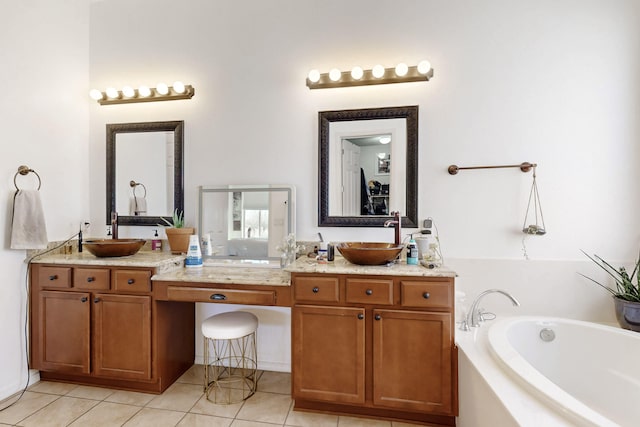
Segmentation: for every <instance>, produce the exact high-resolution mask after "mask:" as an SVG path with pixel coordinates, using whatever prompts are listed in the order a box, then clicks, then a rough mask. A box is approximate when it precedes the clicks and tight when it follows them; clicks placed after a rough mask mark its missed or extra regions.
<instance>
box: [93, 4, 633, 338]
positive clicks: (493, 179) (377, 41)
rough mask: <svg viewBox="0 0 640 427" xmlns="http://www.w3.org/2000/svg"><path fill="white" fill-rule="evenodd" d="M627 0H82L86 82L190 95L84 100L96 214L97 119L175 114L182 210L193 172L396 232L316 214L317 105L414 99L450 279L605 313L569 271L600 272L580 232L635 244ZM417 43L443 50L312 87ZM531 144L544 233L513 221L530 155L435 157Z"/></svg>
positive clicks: (424, 196) (557, 309) (525, 151)
mask: <svg viewBox="0 0 640 427" xmlns="http://www.w3.org/2000/svg"><path fill="white" fill-rule="evenodd" d="M639 13H640V4H639V3H638V2H637V1H634V0H619V1H616V2H615V3H612V2H610V1H607V0H562V1H555V0H540V1H536V2H513V1H510V0H486V1H483V2H469V1H464V0H452V1H438V0H399V1H396V2H393V7H390V3H389V2H384V1H370V0H350V1H348V2H345V1H342V0H322V1H320V0H313V1H312V0H308V1H295V0H271V1H268V2H264V1H257V0H219V1H216V2H210V1H206V0H184V1H182V2H180V6H179V8H177V7H176V5H175V2H172V1H169V0H138V1H135V2H130V1H127V0H108V1H98V2H94V3H92V5H91V28H90V31H91V39H90V47H91V52H90V66H91V69H90V81H91V86H92V87H96V88H105V87H107V86H115V87H122V86H123V85H125V84H131V85H140V84H147V85H151V86H155V84H156V82H158V81H166V82H169V83H170V82H172V81H174V80H177V79H180V80H182V81H184V82H185V83H188V84H192V85H194V87H195V88H196V95H195V97H194V98H193V99H192V100H190V101H174V102H162V103H157V104H156V103H153V104H147V103H143V104H133V105H115V106H99V105H98V104H92V105H91V107H90V115H91V126H90V139H89V144H90V157H89V169H90V170H91V172H92V173H91V175H90V189H91V191H90V206H91V217H92V220H93V223H94V224H103V223H104V221H105V218H104V211H105V206H104V203H105V202H104V187H105V182H104V167H105V166H104V165H105V158H104V157H105V154H104V151H105V149H104V144H105V142H104V126H105V124H106V123H118V122H133V121H156V120H177V119H180V120H185V149H186V153H185V170H186V175H185V186H186V195H185V202H186V217H187V220H188V222H191V223H192V224H195V223H196V214H197V213H196V200H197V198H196V189H197V186H198V185H220V184H253V183H289V184H294V185H295V186H296V187H297V198H298V203H297V206H298V209H297V234H298V236H299V238H301V239H305V240H308V239H313V238H315V236H316V233H317V232H318V231H320V232H322V233H323V236H324V237H325V239H327V240H349V239H357V240H390V239H391V238H392V231H390V230H387V229H361V228H351V229H350V228H318V227H317V164H318V158H317V144H318V141H317V112H318V111H322V110H334V109H347V108H364V107H387V106H402V105H418V106H419V107H420V115H419V138H420V142H419V144H420V149H419V156H420V157H419V165H420V166H419V217H420V218H421V219H423V218H426V217H433V218H434V220H435V224H436V226H437V227H438V230H439V234H440V239H441V242H442V249H443V251H444V255H445V259H446V261H447V263H448V264H449V265H451V266H452V267H453V268H455V269H456V270H457V271H458V273H459V280H458V289H461V290H464V291H465V292H467V294H468V295H469V298H471V297H473V296H474V295H476V294H477V293H478V292H479V291H481V290H483V289H486V288H489V287H499V288H504V289H507V290H510V291H512V292H514V294H516V296H518V297H520V299H521V300H523V301H522V302H523V306H522V307H521V308H520V309H519V311H520V312H523V313H526V312H532V313H544V314H550V315H563V316H568V317H577V318H587V319H592V320H599V321H612V319H613V317H612V308H611V302H610V298H609V297H608V296H607V294H606V293H604V292H603V291H602V290H600V289H597V288H596V287H595V286H594V285H592V284H590V283H588V282H587V281H586V280H585V279H583V278H581V277H580V276H579V275H578V274H577V272H578V271H581V272H584V273H587V274H591V273H594V274H595V271H596V270H595V268H594V267H593V266H592V265H590V263H589V262H586V261H584V257H583V255H582V254H581V253H580V249H584V250H586V251H588V252H596V253H598V254H600V255H602V256H603V257H606V258H608V259H611V260H627V261H628V260H633V259H634V257H635V256H636V254H637V252H638V246H639V243H640V242H639V237H640V236H639V233H640V227H639V222H640V215H638V214H637V211H638V208H639V207H640V200H639V199H640V193H639V192H638V191H637V187H636V184H637V182H639V181H640V172H639V171H638V168H636V167H635V161H636V160H637V159H638V158H639V154H640V152H639V151H640V145H639V144H638V140H639V139H640V121H638V120H637V118H638V114H639V113H640V96H639V94H640V79H638V77H637V76H638V75H640V57H639V56H638V53H637V52H638V51H640V29H639V28H638V27H637V25H636V22H635V20H636V19H635V18H636V17H637V16H639ZM423 58H427V59H429V60H430V61H431V63H432V64H433V67H434V69H435V76H434V78H433V79H432V80H431V81H430V82H428V83H411V84H401V85H384V86H368V87H358V88H342V89H329V90H314V91H310V90H309V89H307V88H306V86H305V77H306V75H307V72H308V71H309V70H310V69H312V68H318V69H319V70H321V71H328V70H329V69H330V68H332V67H338V68H341V69H350V68H351V67H352V66H354V65H360V66H363V67H365V68H371V67H372V66H374V65H375V64H377V63H382V64H383V65H385V66H387V67H389V66H393V65H395V64H396V63H397V62H400V61H405V62H407V63H409V64H416V63H417V62H418V61H419V60H421V59H423ZM144 159H145V155H144V153H140V161H141V162H144V161H145V160H144ZM525 161H528V162H536V163H537V164H538V165H539V167H538V171H537V172H538V183H539V190H540V195H541V199H542V206H543V212H544V218H545V221H546V228H547V230H548V233H547V234H546V235H545V236H542V237H539V236H529V237H525V236H524V235H523V234H522V233H521V231H520V230H521V228H522V225H523V220H524V214H525V210H526V205H527V200H528V196H529V190H530V187H531V181H532V174H531V173H527V174H524V173H522V172H520V171H519V170H517V169H502V170H490V171H488V170H478V171H462V172H460V173H459V174H458V175H457V176H450V175H448V174H447V172H446V169H447V167H448V166H449V165H450V164H458V165H460V166H472V165H496V164H519V163H521V162H525ZM99 231H102V230H99ZM405 231H406V232H408V231H409V230H405ZM152 232H153V231H152V229H151V228H128V229H123V230H121V233H125V234H124V235H126V233H128V234H131V235H138V236H145V237H150V236H152ZM525 253H526V257H528V258H529V259H528V260H527V259H526V257H525ZM615 262H618V261H615ZM550 301H552V303H550ZM487 306H488V307H487V308H490V309H495V310H497V311H498V312H505V313H508V312H509V310H510V309H508V308H507V307H505V308H503V307H504V306H507V303H506V301H504V302H501V301H498V300H497V301H495V302H493V300H491V299H489V300H488V301H487ZM200 310H201V311H204V312H209V310H213V309H211V308H208V307H201V308H200ZM503 310H504V311H503ZM284 322H286V319H285V320H283V325H284ZM283 327H284V326H283Z"/></svg>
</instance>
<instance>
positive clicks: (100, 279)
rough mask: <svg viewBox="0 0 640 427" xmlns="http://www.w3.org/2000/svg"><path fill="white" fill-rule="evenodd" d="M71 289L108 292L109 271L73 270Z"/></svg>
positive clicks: (100, 269)
mask: <svg viewBox="0 0 640 427" xmlns="http://www.w3.org/2000/svg"><path fill="white" fill-rule="evenodd" d="M73 287H74V288H76V289H82V290H101V291H106V290H109V270H106V269H103V268H75V269H74V270H73Z"/></svg>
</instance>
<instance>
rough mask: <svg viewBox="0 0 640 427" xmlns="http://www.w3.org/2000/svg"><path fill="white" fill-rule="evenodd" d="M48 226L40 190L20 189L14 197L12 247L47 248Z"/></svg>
mask: <svg viewBox="0 0 640 427" xmlns="http://www.w3.org/2000/svg"><path fill="white" fill-rule="evenodd" d="M47 243H48V240H47V227H46V224H45V221H44V211H43V210H42V202H40V192H39V191H38V190H18V191H16V194H15V196H14V197H13V219H12V224H11V249H45V248H46V247H47Z"/></svg>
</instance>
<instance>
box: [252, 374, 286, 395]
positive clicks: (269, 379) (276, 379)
mask: <svg viewBox="0 0 640 427" xmlns="http://www.w3.org/2000/svg"><path fill="white" fill-rule="evenodd" d="M258 391H265V392H268V393H280V394H289V395H290V394H291V374H290V373H288V372H273V371H265V372H263V373H262V375H261V376H260V378H259V380H258Z"/></svg>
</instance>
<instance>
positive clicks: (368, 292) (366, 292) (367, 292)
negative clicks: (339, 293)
mask: <svg viewBox="0 0 640 427" xmlns="http://www.w3.org/2000/svg"><path fill="white" fill-rule="evenodd" d="M364 293H365V294H367V295H373V290H371V289H367V290H366V291H365V292H364Z"/></svg>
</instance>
